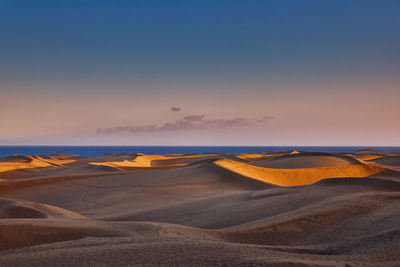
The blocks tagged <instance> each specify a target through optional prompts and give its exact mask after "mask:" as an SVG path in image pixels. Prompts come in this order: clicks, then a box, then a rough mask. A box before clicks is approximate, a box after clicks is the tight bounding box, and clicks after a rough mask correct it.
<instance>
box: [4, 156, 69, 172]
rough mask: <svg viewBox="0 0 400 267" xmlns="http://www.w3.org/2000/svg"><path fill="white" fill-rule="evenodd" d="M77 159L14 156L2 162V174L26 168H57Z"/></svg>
mask: <svg viewBox="0 0 400 267" xmlns="http://www.w3.org/2000/svg"><path fill="white" fill-rule="evenodd" d="M75 161H76V160H75V159H69V157H68V156H65V155H55V156H46V157H40V156H29V157H27V156H12V157H8V158H5V159H3V161H0V172H6V171H12V170H19V169H26V168H44V167H50V166H52V167H57V166H62V165H65V164H69V163H73V162H75Z"/></svg>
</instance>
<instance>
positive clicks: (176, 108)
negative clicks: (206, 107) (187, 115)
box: [171, 107, 181, 112]
mask: <svg viewBox="0 0 400 267" xmlns="http://www.w3.org/2000/svg"><path fill="white" fill-rule="evenodd" d="M171 111H173V112H179V111H181V108H180V107H172V108H171Z"/></svg>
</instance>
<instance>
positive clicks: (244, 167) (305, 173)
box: [215, 159, 384, 186]
mask: <svg viewBox="0 0 400 267" xmlns="http://www.w3.org/2000/svg"><path fill="white" fill-rule="evenodd" d="M215 164H216V165H218V166H220V167H222V168H224V169H227V170H230V171H232V172H234V173H237V174H240V175H243V176H245V177H249V178H252V179H256V180H259V181H263V182H265V183H270V184H274V185H279V186H297V185H306V184H313V183H315V182H318V181H319V180H322V179H326V178H342V177H367V176H370V175H373V174H376V173H378V172H381V171H383V170H384V169H383V168H380V167H377V166H372V165H367V164H358V165H349V166H336V167H320V168H303V169H273V168H263V167H258V166H254V165H250V164H246V163H243V162H238V161H233V160H230V159H220V160H217V161H215Z"/></svg>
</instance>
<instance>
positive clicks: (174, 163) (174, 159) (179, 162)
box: [90, 154, 215, 170]
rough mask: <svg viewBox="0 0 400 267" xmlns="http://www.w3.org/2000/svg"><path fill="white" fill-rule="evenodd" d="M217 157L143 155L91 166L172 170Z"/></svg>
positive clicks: (204, 155) (95, 163)
mask: <svg viewBox="0 0 400 267" xmlns="http://www.w3.org/2000/svg"><path fill="white" fill-rule="evenodd" d="M210 156H215V154H201V155H190V156H182V155H180V156H177V155H141V156H137V157H136V158H135V159H134V160H124V161H114V162H90V164H91V165H98V166H108V167H114V168H119V169H123V170H135V169H142V168H172V167H179V166H185V165H187V164H188V163H189V162H191V160H193V159H198V158H204V157H210Z"/></svg>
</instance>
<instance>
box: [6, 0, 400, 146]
mask: <svg viewBox="0 0 400 267" xmlns="http://www.w3.org/2000/svg"><path fill="white" fill-rule="evenodd" d="M0 34H1V37H0V38H1V39H0V40H1V42H0V114H1V116H0V145H371V146H372V145H389V146H395V145H400V139H399V138H398V133H399V131H400V123H398V117H399V115H400V105H399V104H398V102H399V100H400V49H399V48H400V2H399V1H396V0H383V1H382V0H352V1H348V0H336V1H320V0H302V1H298V0H271V1H261V0H248V1H240V0H229V1H228V0H218V1H215V0H213V1H211V0H203V1H193V0H185V1H184V0H179V1H178V0H170V1H161V0H159V1H156V0H142V1H139V0H132V1H127V0H120V1H104V0H97V1H94V0H80V1H78V0H71V1H50V0H47V1H44V0H37V1H28V0H0ZM172 107H177V108H180V110H178V109H175V111H172V110H171V108H172ZM194 115H195V116H194ZM201 115H204V116H203V117H200V116H201ZM187 116H189V117H187ZM196 116H199V117H196ZM185 117H186V119H185ZM265 117H268V119H265V120H264V119H263V118H265Z"/></svg>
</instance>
